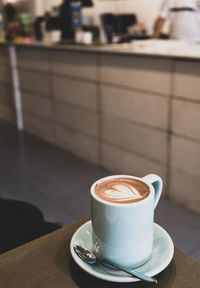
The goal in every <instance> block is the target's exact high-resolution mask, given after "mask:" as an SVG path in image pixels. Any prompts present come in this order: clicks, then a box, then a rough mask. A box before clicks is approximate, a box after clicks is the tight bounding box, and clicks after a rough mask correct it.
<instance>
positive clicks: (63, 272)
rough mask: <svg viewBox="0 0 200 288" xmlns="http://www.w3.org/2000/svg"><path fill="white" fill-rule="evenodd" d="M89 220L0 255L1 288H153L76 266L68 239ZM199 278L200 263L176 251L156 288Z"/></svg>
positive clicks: (182, 287)
mask: <svg viewBox="0 0 200 288" xmlns="http://www.w3.org/2000/svg"><path fill="white" fill-rule="evenodd" d="M88 220H89V218H87V219H82V220H80V221H78V222H75V223H73V224H71V225H69V226H66V227H64V228H62V229H59V230H57V231H55V232H53V233H50V234H48V235H46V236H44V237H41V238H38V239H36V240H34V241H32V242H29V243H27V244H25V245H23V246H20V247H18V248H16V249H14V250H11V251H9V252H7V253H4V254H2V255H0V287H2V288H15V287H20V288H23V287H24V288H27V287H29V288H32V287H33V288H37V287H38V288H47V287H48V288H51V287H52V288H62V287H63V288H64V287H65V288H66V287H67V288H75V287H87V288H94V287H95V288H98V287H104V288H109V287H113V288H114V287H115V288H118V287H123V288H126V287H127V288H128V287H132V288H134V287H135V288H136V287H137V288H140V287H141V288H144V287H154V286H155V285H154V284H152V285H150V284H146V283H142V282H137V283H126V284H124V283H111V282H106V281H103V280H99V279H96V278H94V277H92V276H90V275H89V274H87V273H85V272H84V271H82V270H81V269H80V268H79V267H78V266H77V265H76V264H75V262H74V261H73V259H72V257H71V255H70V249H69V246H70V240H71V237H72V235H73V233H74V232H75V231H76V230H77V228H78V227H79V226H80V225H82V224H83V223H85V222H86V221H88ZM199 276H200V263H199V262H197V261H196V260H194V259H193V258H191V257H190V256H188V255H186V254H184V253H183V252H181V251H180V250H178V249H176V248H175V254H174V258H173V260H172V262H171V263H170V265H169V266H168V267H167V268H166V269H165V270H164V271H163V272H161V273H160V274H159V275H157V276H156V278H157V279H158V284H157V285H156V287H158V288H159V287H162V288H186V287H188V288H189V287H190V288H191V287H192V288H197V287H198V288H199V287H200V277H199Z"/></svg>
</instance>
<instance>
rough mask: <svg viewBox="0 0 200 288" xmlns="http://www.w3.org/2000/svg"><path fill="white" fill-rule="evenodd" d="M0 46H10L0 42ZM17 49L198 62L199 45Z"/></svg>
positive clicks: (147, 42)
mask: <svg viewBox="0 0 200 288" xmlns="http://www.w3.org/2000/svg"><path fill="white" fill-rule="evenodd" d="M0 44H1V45H11V44H10V43H6V42H2V41H1V42H0ZM14 45H16V46H17V47H30V48H41V49H54V50H69V51H82V52H93V53H109V54H122V55H138V56H151V57H161V58H181V59H194V60H200V43H190V42H184V41H174V40H140V41H139V40H137V41H133V42H132V43H124V44H102V45H76V44H58V43H50V42H31V43H29V44H26V43H14Z"/></svg>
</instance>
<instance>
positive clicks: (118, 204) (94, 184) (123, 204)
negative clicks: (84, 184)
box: [90, 174, 154, 207]
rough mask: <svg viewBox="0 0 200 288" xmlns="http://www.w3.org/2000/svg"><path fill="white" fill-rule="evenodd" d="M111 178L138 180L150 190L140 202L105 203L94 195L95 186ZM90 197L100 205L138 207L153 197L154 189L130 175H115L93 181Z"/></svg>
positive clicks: (149, 184) (139, 178) (140, 179)
mask: <svg viewBox="0 0 200 288" xmlns="http://www.w3.org/2000/svg"><path fill="white" fill-rule="evenodd" d="M113 178H132V179H136V180H139V181H141V182H143V183H145V184H146V185H148V187H149V189H150V193H149V195H148V196H147V197H146V198H144V199H143V200H140V201H137V202H132V203H114V202H109V201H106V200H103V199H101V198H99V197H98V196H97V195H96V193H95V186H96V184H97V183H99V182H103V181H106V180H109V179H113ZM90 195H91V197H92V198H93V199H95V200H96V201H98V202H100V203H102V204H105V205H109V206H113V207H130V206H140V205H143V204H144V203H145V202H147V201H148V200H149V199H150V198H152V197H153V196H154V188H153V186H152V184H151V183H148V182H147V181H145V180H144V179H143V178H142V177H137V176H131V175H117V174H116V175H110V176H105V177H102V178H100V179H98V180H97V181H95V182H94V183H93V184H92V186H91V188H90Z"/></svg>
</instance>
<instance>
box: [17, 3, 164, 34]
mask: <svg viewBox="0 0 200 288" xmlns="http://www.w3.org/2000/svg"><path fill="white" fill-rule="evenodd" d="M17 1H18V2H19V6H20V7H24V8H25V9H29V11H30V12H31V14H32V15H33V17H35V15H41V14H43V12H44V11H46V10H50V9H51V7H52V6H55V5H59V4H60V3H61V2H62V1H61V0H32V1H31V0H17ZM93 1H94V7H93V8H87V9H84V16H85V21H86V22H87V23H88V22H90V23H91V22H93V23H94V24H99V15H100V14H101V13H105V12H114V13H136V14H137V15H138V19H139V21H145V22H146V23H147V26H148V29H149V30H150V31H151V30H152V27H153V23H154V20H155V18H156V16H157V15H158V11H159V7H160V5H161V3H162V0H151V1H149V0H93Z"/></svg>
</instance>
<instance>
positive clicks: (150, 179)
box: [142, 174, 163, 209]
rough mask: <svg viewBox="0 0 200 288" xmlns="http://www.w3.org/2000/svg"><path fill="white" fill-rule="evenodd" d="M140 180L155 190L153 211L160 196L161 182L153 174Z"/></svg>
mask: <svg viewBox="0 0 200 288" xmlns="http://www.w3.org/2000/svg"><path fill="white" fill-rule="evenodd" d="M142 179H143V180H144V181H145V182H147V183H148V184H151V185H152V186H153V188H154V190H155V199H154V209H155V208H156V206H157V204H158V201H159V200H160V196H161V194H162V188H163V181H162V179H161V178H160V177H159V176H158V175H155V174H149V175H147V176H145V177H143V178H142Z"/></svg>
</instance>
